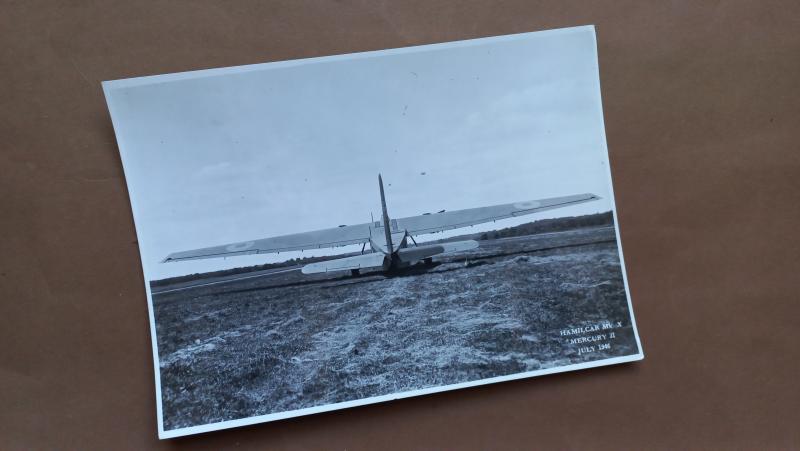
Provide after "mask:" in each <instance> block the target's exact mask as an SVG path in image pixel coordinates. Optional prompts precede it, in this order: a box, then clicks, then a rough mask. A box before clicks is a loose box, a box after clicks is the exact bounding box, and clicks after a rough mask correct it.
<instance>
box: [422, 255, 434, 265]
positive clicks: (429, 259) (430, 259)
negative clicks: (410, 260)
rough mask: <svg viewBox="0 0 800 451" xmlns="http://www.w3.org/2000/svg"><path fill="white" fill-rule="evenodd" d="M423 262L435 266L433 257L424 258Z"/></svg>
mask: <svg viewBox="0 0 800 451" xmlns="http://www.w3.org/2000/svg"><path fill="white" fill-rule="evenodd" d="M422 262H423V263H424V264H425V266H433V257H428V258H426V259H424V260H422Z"/></svg>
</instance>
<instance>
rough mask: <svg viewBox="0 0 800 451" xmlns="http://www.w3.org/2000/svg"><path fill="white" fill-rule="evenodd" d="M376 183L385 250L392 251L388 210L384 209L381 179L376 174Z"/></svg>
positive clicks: (384, 201) (384, 200)
mask: <svg viewBox="0 0 800 451" xmlns="http://www.w3.org/2000/svg"><path fill="white" fill-rule="evenodd" d="M378 185H379V186H380V188H381V209H382V210H383V233H385V234H386V250H387V251H389V254H391V253H392V249H394V247H392V227H391V224H390V223H389V212H387V211H386V197H385V196H384V194H383V179H382V178H381V175H380V174H378Z"/></svg>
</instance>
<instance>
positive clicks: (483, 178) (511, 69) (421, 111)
mask: <svg viewBox="0 0 800 451" xmlns="http://www.w3.org/2000/svg"><path fill="white" fill-rule="evenodd" d="M106 91H107V93H106V95H107V98H108V102H109V108H110V110H111V112H112V117H113V119H114V125H115V130H116V133H117V140H118V142H119V145H120V149H121V152H122V155H123V163H124V167H125V175H126V178H127V180H128V184H129V188H130V194H131V198H132V205H133V209H134V217H135V221H136V227H137V233H138V235H139V246H140V248H141V253H142V259H143V261H144V267H145V276H146V277H147V278H148V280H153V279H160V278H163V277H170V276H175V275H182V274H190V273H196V272H205V271H212V270H217V269H223V268H231V267H238V266H247V265H253V264H260V263H266V262H274V261H283V260H286V259H288V258H292V257H295V256H298V255H318V254H320V253H325V252H316V253H313V252H305V253H304V254H301V253H300V252H296V253H281V254H280V255H279V256H268V255H255V256H245V257H233V258H227V259H211V260H200V261H189V262H175V263H167V264H162V263H159V262H160V261H161V260H162V259H163V258H164V257H165V256H166V255H167V254H169V253H171V252H175V251H182V250H189V249H195V248H199V247H205V246H212V245H218V244H226V243H230V242H235V241H246V240H252V239H257V238H265V237H269V236H274V235H281V234H286V233H295V232H303V231H308V230H315V229H320V228H327V227H335V226H337V225H339V224H356V223H362V222H367V221H369V220H370V212H372V213H374V214H375V217H378V216H379V212H380V198H379V194H378V185H377V174H378V173H379V172H380V173H382V174H383V179H384V184H385V185H386V197H387V203H388V207H389V214H390V216H392V217H402V216H410V215H416V214H421V213H424V212H436V211H438V210H441V209H447V210H456V209H460V208H470V207H478V206H486V205H492V204H499V203H508V202H514V201H522V200H532V199H540V198H545V197H553V196H565V195H571V194H579V193H584V192H592V193H595V194H598V195H600V196H602V197H603V199H602V200H600V201H597V202H591V203H587V204H582V205H579V206H575V207H568V208H563V209H559V210H553V211H548V212H545V213H541V214H538V215H532V216H527V217H523V218H515V219H509V220H505V221H499V222H498V223H496V224H488V225H485V226H476V227H474V228H471V229H470V228H467V229H460V230H456V231H453V232H451V233H450V235H458V234H463V233H469V232H474V231H479V230H492V229H495V228H503V227H509V226H512V225H516V224H520V223H524V222H530V221H533V220H536V219H542V218H548V217H559V216H573V215H580V214H587V213H596V212H601V211H608V210H610V209H611V208H612V203H611V192H610V187H609V177H608V168H607V165H608V160H607V152H606V147H605V135H604V132H603V121H602V107H601V104H600V85H599V80H598V71H597V56H596V47H595V38H594V29H593V28H592V27H580V28H574V29H568V30H560V31H555V32H539V33H528V34H523V35H514V36H511V37H500V38H488V39H481V40H474V41H462V42H459V43H451V44H444V45H435V46H423V47H417V48H409V49H402V50H399V51H398V50H395V51H388V52H372V53H370V54H368V55H364V54H360V55H355V56H345V57H333V58H317V59H313V60H301V61H299V62H292V63H273V64H263V65H256V66H243V67H239V68H230V69H222V70H212V71H200V72H195V73H187V74H180V75H179V76H162V77H147V78H146V79H132V80H125V81H120V82H111V83H109V84H107V85H106ZM423 172H424V173H425V175H422V173H423ZM442 236H443V235H441V234H437V235H432V236H430V238H431V239H438V238H441V237H442ZM445 236H446V235H445ZM357 248H360V247H354V248H353V249H357ZM351 250H352V249H350V248H343V249H342V248H340V249H336V250H335V253H342V252H349V251H351Z"/></svg>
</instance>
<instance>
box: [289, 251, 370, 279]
mask: <svg viewBox="0 0 800 451" xmlns="http://www.w3.org/2000/svg"><path fill="white" fill-rule="evenodd" d="M384 261H385V255H384V254H382V253H380V252H373V253H371V254H363V255H354V256H352V257H344V258H337V259H336V260H326V261H324V262H317V263H310V264H308V265H305V266H303V269H302V270H301V271H302V272H303V274H316V273H322V272H331V271H348V270H351V269H364V268H379V267H383V266H384Z"/></svg>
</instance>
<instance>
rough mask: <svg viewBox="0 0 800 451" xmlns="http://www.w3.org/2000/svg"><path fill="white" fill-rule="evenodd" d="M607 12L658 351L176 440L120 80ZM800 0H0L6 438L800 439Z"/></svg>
mask: <svg viewBox="0 0 800 451" xmlns="http://www.w3.org/2000/svg"><path fill="white" fill-rule="evenodd" d="M583 24H596V25H597V36H598V45H599V55H600V67H601V80H602V90H603V100H604V108H605V119H606V128H607V132H608V145H609V149H610V157H611V163H612V171H613V177H614V183H615V188H616V193H617V206H618V210H619V219H620V225H621V233H622V241H623V245H624V250H625V257H626V260H627V266H628V277H629V281H630V288H631V292H632V295H633V302H634V307H635V312H636V318H637V320H638V323H639V331H640V335H641V338H642V343H643V346H644V351H645V354H646V358H645V360H644V361H642V362H639V363H633V364H625V365H621V366H615V367H606V368H599V369H592V370H588V371H580V372H575V373H569V374H562V375H555V376H545V377H541V378H535V379H528V380H522V381H516V382H510V383H503V384H498V385H492V386H486V387H481V388H473V389H466V390H459V391H454V392H449V393H444V394H437V395H431V396H425V397H421V398H414V399H408V400H403V401H396V402H391V403H386V404H380V405H374V406H368V407H360V408H354V409H349V410H344V411H338V412H334V413H326V414H319V415H315V416H311V417H305V418H298V419H292V420H285V421H279V422H275V423H270V424H264V425H256V426H250V427H246V428H240V429H234V430H228V431H222V432H212V433H208V434H202V435H199V436H194V437H188V438H181V439H174V440H168V441H162V442H158V441H157V438H156V410H155V399H154V398H155V396H154V393H155V392H154V382H153V363H152V360H151V348H150V335H149V330H148V320H147V309H146V299H145V291H144V284H143V281H142V273H141V267H140V262H139V254H138V249H137V245H136V236H135V234H134V226H133V221H132V217H131V211H130V205H129V201H128V196H127V191H126V188H125V184H124V178H123V174H122V168H121V164H120V160H119V155H118V151H117V147H116V143H115V140H114V134H113V130H112V127H111V122H110V119H109V117H108V113H107V110H106V106H105V102H104V99H103V95H102V91H101V88H100V81H102V80H109V79H117V78H125V77H133V76H140V75H152V74H161V73H166V72H175V71H185V70H191V69H201V68H209V67H219V66H229V65H238V64H249V63H259V62H266V61H275V60H283V59H291V58H301V57H311V56H321V55H330V54H339V53H347V52H357V51H365V50H375V49H383V48H391V47H400V46H408V45H416V44H426V43H434V42H442V41H450V40H458V39H466V38H476V37H484V36H491V35H499V34H507V33H518V32H525V31H533V30H540V29H548V28H558V27H565V26H573V25H583ZM799 30H800V4H798V3H797V2H766V1H732V2H712V1H686V2H678V1H674V2H641V1H607V2H591V3H590V2H574V1H555V0H554V1H536V2H533V1H503V2H489V1H470V2H455V1H435V0H430V1H418V2H388V1H361V2H357V1H315V2H308V1H284V2H276V1H249V2H227V1H226V2H213V1H209V0H202V1H176V0H170V1H166V0H165V1H155V2H139V1H123V0H119V1H107V2H82V1H70V2H36V1H19V2H16V1H2V2H0V140H1V141H0V145H2V148H1V149H2V152H1V153H0V171H1V172H0V237H1V238H0V448H2V449H72V448H78V449H90V448H98V449H122V448H129V449H145V448H161V449H172V448H175V449H178V448H182V449H219V448H227V447H231V448H234V447H236V448H240V449H333V450H337V449H338V450H341V449H347V450H361V449H531V448H547V449H564V448H572V449H594V448H598V449H600V448H605V449H643V448H654V449H682V448H693V449H708V448H726V449H767V448H772V449H774V448H795V449H796V448H798V447H800V432H799V431H800V427H798V425H799V424H800V413H798V410H799V409H800V388H798V383H800V377H798V376H800V363H798V357H800V352H798V346H800V340H798V337H799V336H800V334H798V332H797V330H798V324H797V320H798V318H800V301H799V300H798V293H797V292H798V288H800V282H798V280H799V279H798V274H797V273H798V269H800V264H798V262H799V261H800V256H799V255H800V240H798V227H800V31H799Z"/></svg>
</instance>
